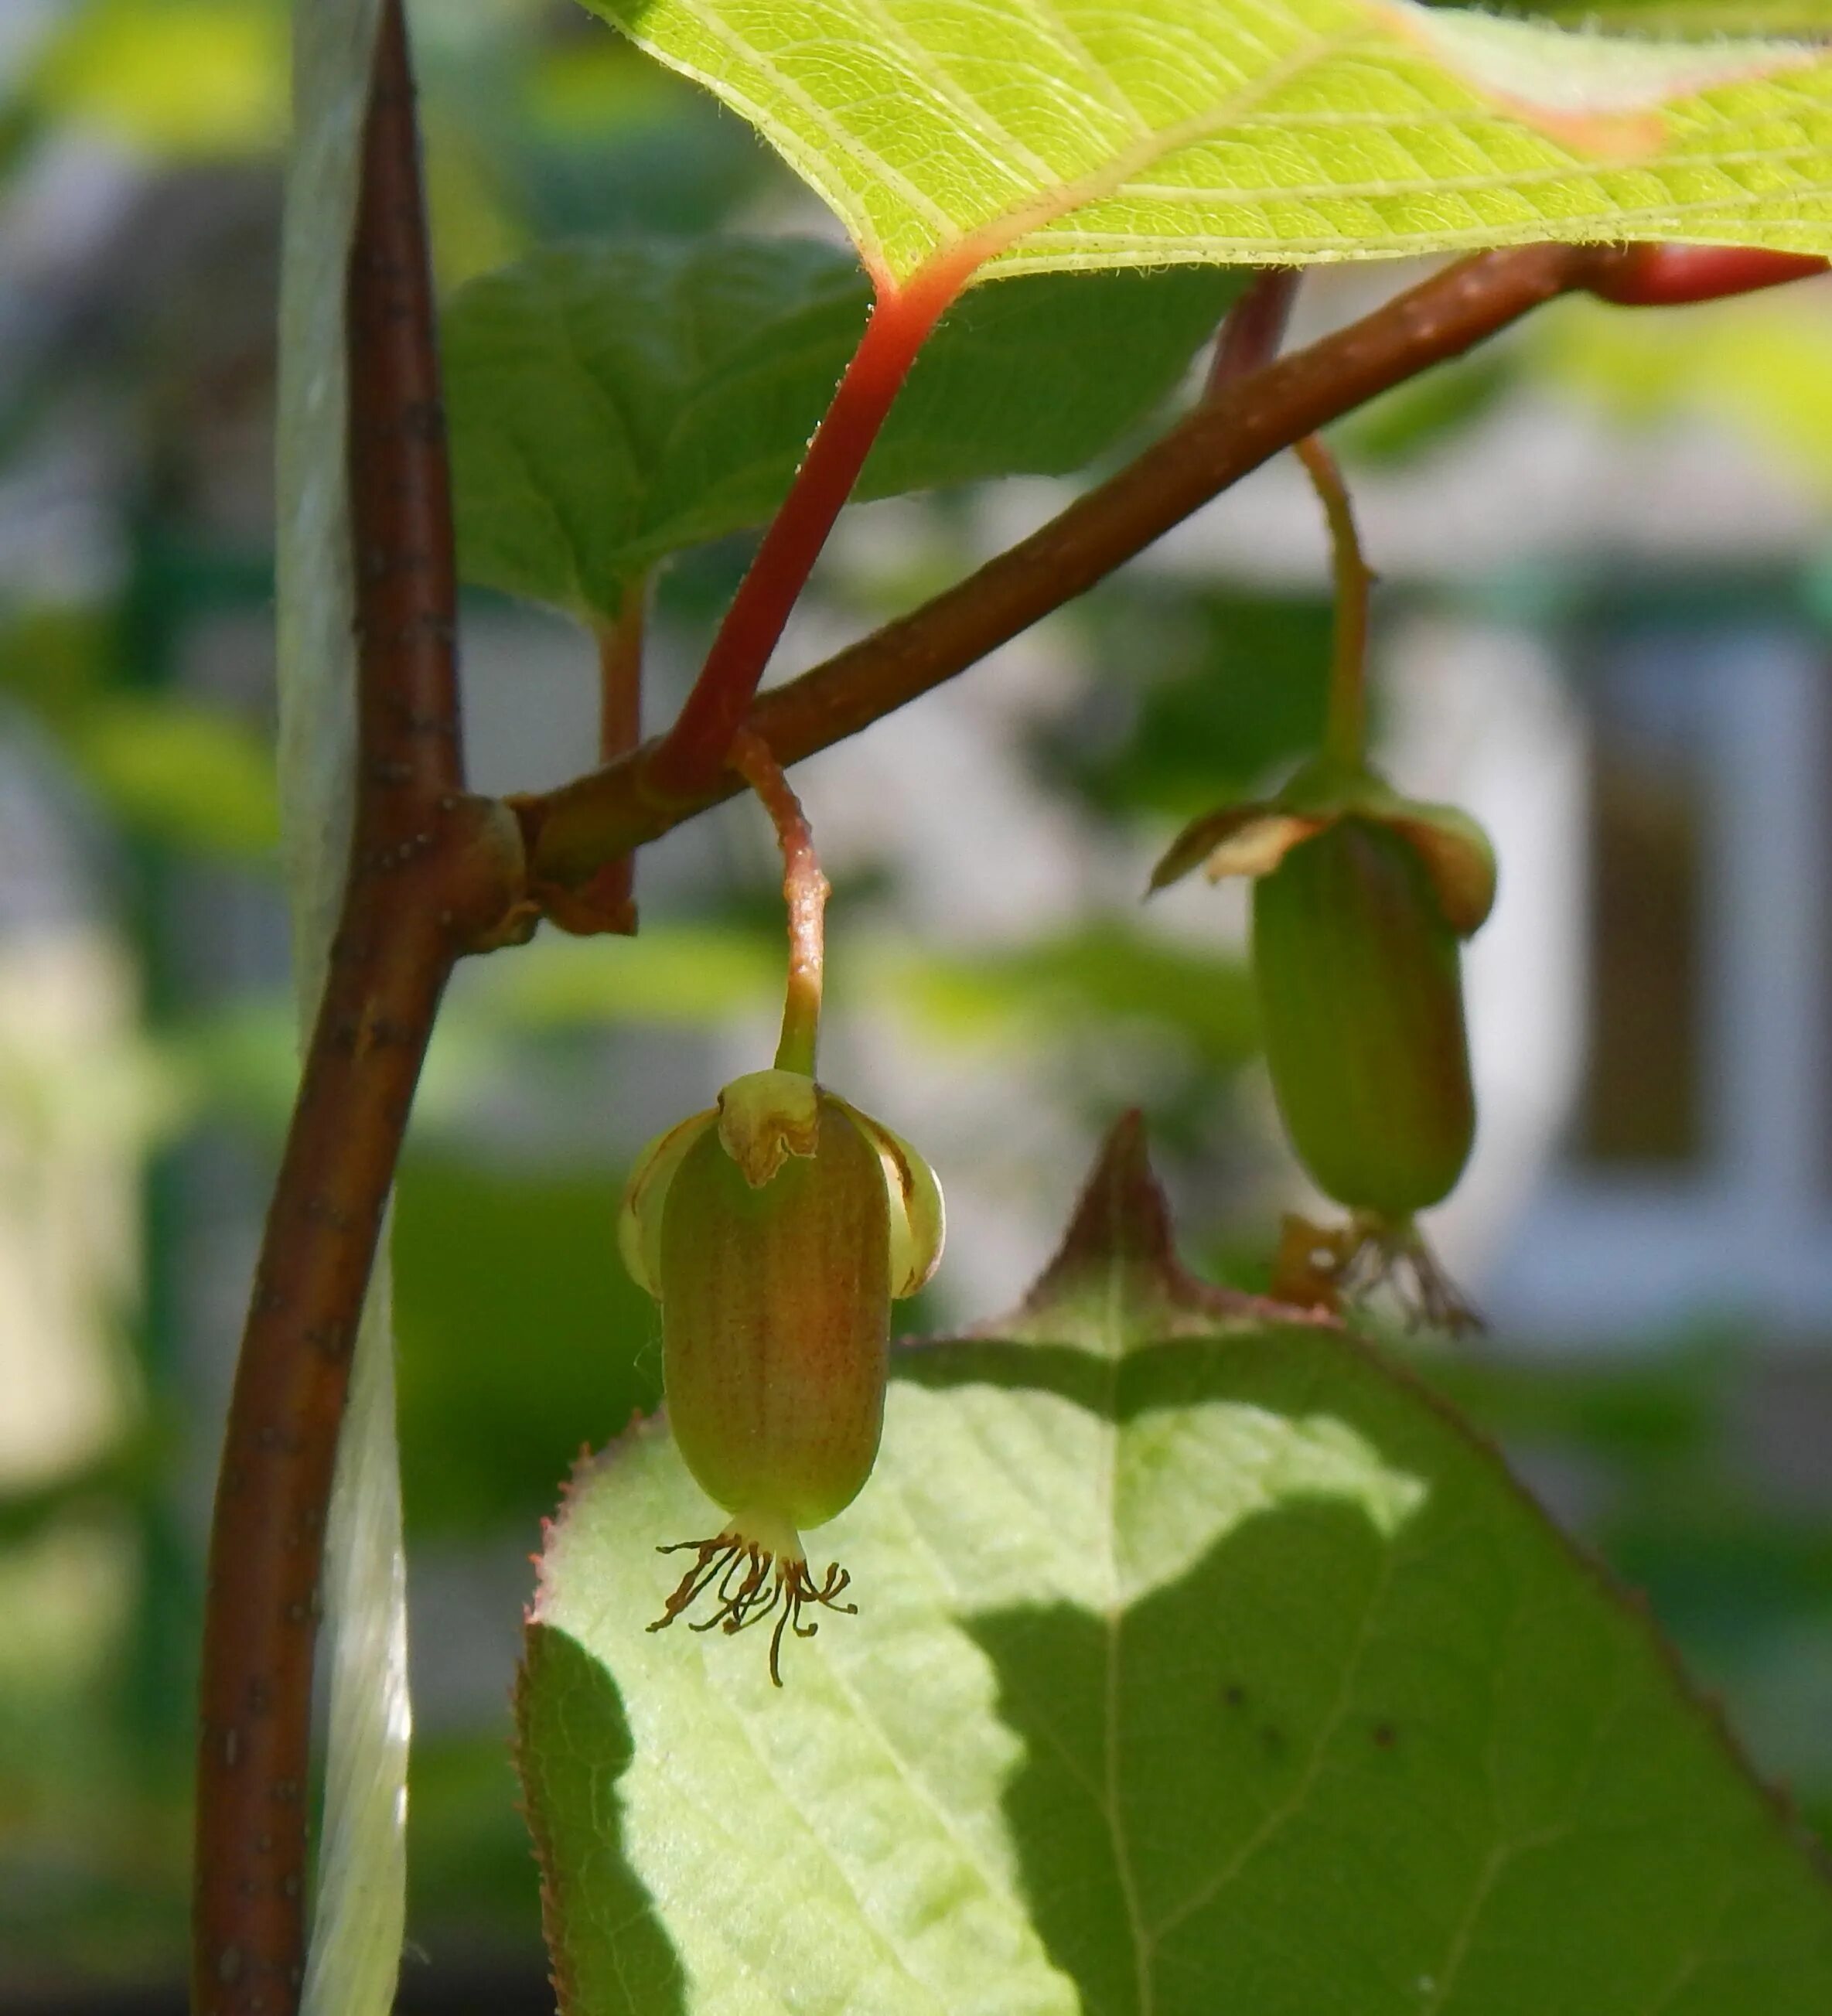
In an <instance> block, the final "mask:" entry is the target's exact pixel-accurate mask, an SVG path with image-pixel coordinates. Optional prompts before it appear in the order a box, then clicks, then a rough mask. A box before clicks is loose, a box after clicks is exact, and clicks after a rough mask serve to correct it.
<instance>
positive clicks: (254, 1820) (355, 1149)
mask: <svg viewBox="0 0 1832 2016" xmlns="http://www.w3.org/2000/svg"><path fill="white" fill-rule="evenodd" d="M348 313H349V343H350V354H351V398H350V421H349V451H350V470H351V515H352V522H353V527H354V535H355V561H356V567H355V577H356V582H357V630H358V707H357V715H358V728H357V736H358V747H357V761H358V775H357V790H356V812H355V826H354V832H353V835H352V844H351V859H350V868H349V879H348V882H347V887H346V891H345V895H344V905H343V910H342V914H341V916H340V921H339V924H338V928H337V934H336V937H335V938H334V940H333V944H332V945H331V948H330V952H329V966H328V970H327V973H326V982H325V992H324V997H323V1000H322V1005H321V1006H320V1009H319V1015H318V1018H317V1022H316V1025H315V1028H314V1030H313V1032H312V1036H311V1044H310V1046H309V1049H308V1054H307V1059H306V1064H305V1069H304V1078H303V1080H302V1082H301V1087H300V1092H299V1097H298V1103H297V1107H296V1108H295V1110H294V1113H293V1122H292V1125H291V1128H290V1132H289V1133H288V1136H287V1139H286V1148H285V1151H284V1154H283V1157H282V1161H281V1166H280V1173H279V1182H278V1185H277V1187H276V1190H275V1195H274V1200H273V1204H272V1208H271V1210H270V1212H269V1215H268V1222H267V1229H266V1233H265V1239H264V1241H263V1244H262V1248H261V1258H260V1262H259V1263H258V1265H257V1270H256V1274H255V1283H254V1296H253V1301H252V1304H251V1306H250V1310H249V1313H248V1319H247V1327H246V1329H245V1330H244V1331H243V1339H242V1347H241V1354H240V1356H239V1359H238V1361H237V1364H236V1379H235V1386H234V1391H233V1394H232V1398H231V1400H230V1403H229V1421H228V1425H227V1428H226V1431H225V1438H224V1447H223V1456H222V1467H221V1473H220V1475H219V1478H218V1486H217V1498H216V1507H215V1514H214V1521H213V1523H212V1526H211V1541H210V1566H209V1576H208V1582H207V1590H206V1597H205V1617H204V1637H203V1685H202V1698H201V1704H200V1730H199V1742H198V1753H197V1819H196V1860H195V1888H194V1895H193V2008H194V2009H195V2010H196V2011H198V2012H199V2016H205V2013H206V2012H211V2013H212V2016H214V2012H221V2016H231V2012H236V2016H255V2012H257V2011H258V2012H261V2016H286V2012H289V2011H293V2009H295V2008H296V2007H297V2000H298V1991H299V1985H300V1981H301V1968H302V1964H303V1959H304V1910H305V1900H304V1892H305V1888H306V1876H307V1872H306V1838H307V1814H306V1804H305V1787H306V1783H307V1775H308V1773H307V1765H308V1746H309V1735H310V1727H311V1661H312V1643H313V1639H314V1636H315V1632H316V1628H317V1618H318V1610H319V1594H318V1591H319V1568H320V1559H321V1549H322V1533H323V1527H324V1517H325V1508H326V1503H327V1501H328V1499H329V1492H330V1485H331V1474H332V1467H333V1460H334V1457H335V1454H336V1449H337V1433H338V1428H339V1426H340V1422H341V1420H342V1416H343V1411H344V1398H345V1394H346V1390H347V1384H348V1379H349V1372H350V1355H351V1348H352V1347H353V1345H354V1344H355V1336H356V1330H357V1325H358V1319H359V1317H360V1315H361V1312H362V1304H363V1298H364V1294H365V1290H366V1287H367V1283H368V1280H369V1270H370V1268H371V1265H373V1258H374V1254H375V1247H376V1237H377V1234H378V1232H379V1229H380V1222H381V1215H382V1211H383V1204H384V1202H385V1201H386V1199H387V1193H388V1187H389V1185H390V1183H391V1180H392V1179H393V1175H394V1165H395V1161H396V1159H397V1157H398V1151H399V1148H400V1143H401V1135H402V1132H403V1130H404V1129H405V1125H406V1121H407V1114H408V1109H409V1105H410V1103H411V1101H412V1096H413V1089H414V1084H415V1080H416V1077H417V1075H418V1073H419V1065H420V1060H421V1057H422V1056H423V1053H424V1051H425V1048H426V1044H427V1038H428V1036H429V1035H430V1032H431V1028H432V1021H433V1016H434V1010H435V1007H436V1006H437V1001H438V998H439V994H440V992H441V988H442V986H443V985H444V982H445V977H446V976H447V974H448V972H449V971H450V970H451V967H452V961H453V960H454V959H455V958H456V957H457V956H458V955H459V953H460V952H462V951H465V950H466V949H470V948H472V947H473V946H475V945H479V944H480V943H483V942H485V941H488V936H489V934H490V933H491V931H492V930H493V929H494V928H496V927H499V926H500V924H501V923H502V917H503V915H504V913H505V911H506V909H507V908H508V906H509V900H510V896H511V893H512V891H513V882H514V875H515V860H514V847H515V840H514V836H513V830H512V829H511V830H508V831H506V826H507V825H508V823H507V821H506V815H503V814H502V812H501V810H500V808H497V807H495V806H493V805H489V804H487V803H485V802H484V801H479V800H477V799H473V798H470V797H466V795H465V794H464V792H463V788H462V785H463V779H462V764H461V754H460V746H459V718H458V697H457V686H456V679H455V666H454V659H453V621H454V614H455V588H454V576H453V567H452V530H451V509H450V496H449V486H448V481H447V476H446V467H445V431H444V423H443V419H442V417H441V409H440V402H439V385H438V375H437V359H436V355H435V352H434V346H433V334H432V330H433V320H432V297H431V290H430V281H429V278H428V275H427V261H426V243H425V231H424V225H423V219H422V215H421V205H420V193H419V166H418V161H417V154H416V128H415V121H414V112H413V102H412V75H411V71H410V69H409V60H408V52H407V45H406V38H405V30H404V27H403V25H402V21H401V8H400V4H399V0H384V4H383V11H382V16H381V23H380V33H379V38H378V41H377V45H376V59H375V72H374V84H373V91H372V95H371V100H370V106H369V117H368V121H367V124H366V127H365V135H364V142H363V161H362V194H361V197H360V200H359V206H358V221H357V229H356V235H355V240H354V245H353V250H352V254H351V267H350V278H349V293H348Z"/></svg>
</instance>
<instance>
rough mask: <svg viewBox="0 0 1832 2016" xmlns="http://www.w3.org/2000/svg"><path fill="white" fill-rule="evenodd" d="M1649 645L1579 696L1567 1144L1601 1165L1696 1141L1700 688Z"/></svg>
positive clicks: (1632, 1161)
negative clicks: (1583, 987) (1585, 936)
mask: <svg viewBox="0 0 1832 2016" xmlns="http://www.w3.org/2000/svg"><path fill="white" fill-rule="evenodd" d="M1699 670H1700V668H1699V667H1698V664H1697V661H1696V660H1695V659H1692V658H1690V655H1689V654H1687V653H1684V652H1683V651H1673V650H1661V648H1660V647H1659V646H1652V647H1649V648H1643V649H1639V650H1635V651H1633V652H1632V653H1627V654H1623V655H1618V656H1615V657H1611V659H1610V660H1609V661H1607V662H1606V664H1605V665H1604V666H1603V670H1602V673H1601V675H1600V678H1599V679H1597V681H1596V686H1595V688H1594V690H1593V693H1592V696H1591V709H1590V712H1591V725H1592V739H1591V761H1590V794H1589V795H1590V804H1589V835H1588V842H1589V881H1590V914H1589V971H1590V985H1589V1000H1588V1003H1587V1031H1586V1034H1587V1039H1588V1041H1587V1046H1586V1053H1585V1077H1584V1089H1583V1094H1582V1102H1581V1104H1580V1107H1579V1111H1578V1142H1577V1147H1578V1154H1579V1156H1580V1157H1581V1159H1582V1161H1585V1162H1586V1163H1590V1164H1593V1165H1602V1166H1603V1167H1606V1168H1636V1167H1646V1166H1649V1165H1654V1166H1657V1167H1666V1168H1687V1167H1691V1166H1694V1165H1697V1163H1698V1161H1700V1159H1701V1156H1702V1154H1703V1153H1704V1147H1705V1140H1704V1135H1705V1116H1704V1087H1705V1085H1706V1083H1707V1073H1708V1068H1709V1065H1708V1059H1707V1057H1706V1056H1705V1049H1706V1035H1705V1028H1704V1005H1705V987H1704V957H1705V943H1704V941H1705V931H1706V917H1705V896H1706V880H1705V869H1706V863H1707V862H1708V859H1710V856H1711V851H1712V850H1713V848H1714V847H1715V835H1714V833H1713V832H1712V830H1711V828H1712V824H1713V821H1712V817H1711V772H1710V728H1711V720H1710V715H1711V707H1710V705H1709V702H1710V700H1711V691H1710V688H1709V686H1708V685H1707V683H1706V682H1705V681H1704V679H1701V677H1700V676H1699Z"/></svg>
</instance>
